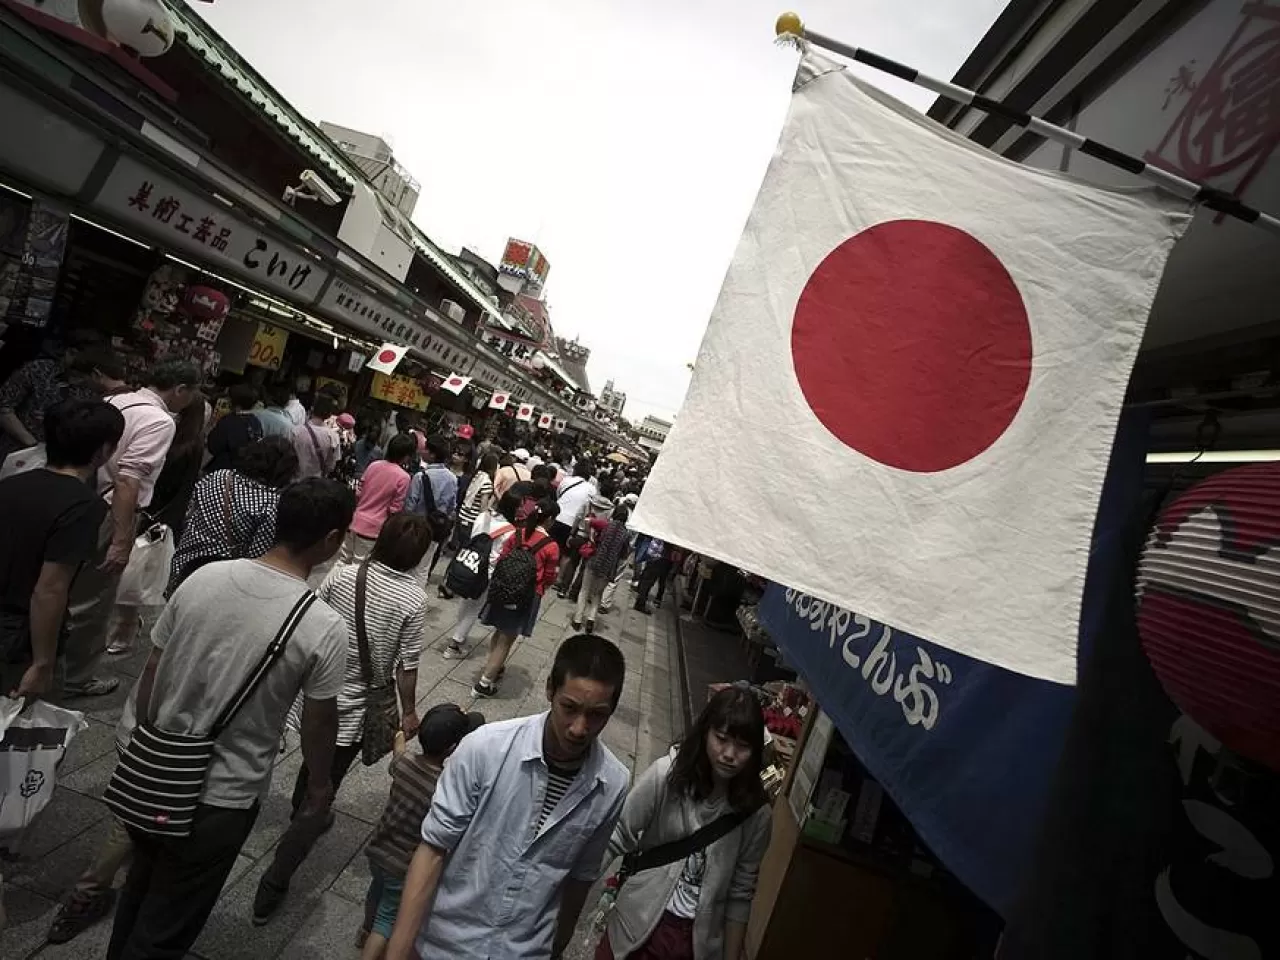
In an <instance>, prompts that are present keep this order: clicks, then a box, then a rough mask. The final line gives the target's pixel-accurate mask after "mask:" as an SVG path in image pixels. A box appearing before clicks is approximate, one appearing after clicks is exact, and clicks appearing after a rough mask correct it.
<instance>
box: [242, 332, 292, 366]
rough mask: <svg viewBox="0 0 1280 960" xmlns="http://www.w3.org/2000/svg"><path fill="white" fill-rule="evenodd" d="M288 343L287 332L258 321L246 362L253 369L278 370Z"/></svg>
mask: <svg viewBox="0 0 1280 960" xmlns="http://www.w3.org/2000/svg"><path fill="white" fill-rule="evenodd" d="M288 341H289V331H288V330H283V329H281V328H280V327H273V326H272V325H271V324H269V323H263V322H262V321H258V330H257V332H256V333H255V334H254V335H253V343H252V345H250V347H249V360H248V362H249V363H251V364H253V365H254V366H255V367H266V368H267V369H268V370H279V369H280V362H281V361H282V360H283V359H284V345H285V344H286V343H287V342H288Z"/></svg>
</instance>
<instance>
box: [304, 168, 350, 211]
mask: <svg viewBox="0 0 1280 960" xmlns="http://www.w3.org/2000/svg"><path fill="white" fill-rule="evenodd" d="M300 179H301V180H302V183H303V185H304V186H306V187H308V188H309V189H310V190H311V191H312V192H313V193H315V194H316V196H317V199H319V201H320V202H321V203H323V204H324V205H325V206H326V207H332V206H333V205H334V204H336V203H337V202H338V201H339V200H341V199H342V198H341V197H340V196H338V195H337V194H336V193H335V192H334V190H333V187H331V186H329V185H328V184H327V183H325V182H324V181H323V180H321V179H320V174H318V173H316V172H315V171H314V170H303V171H302V176H301V178H300Z"/></svg>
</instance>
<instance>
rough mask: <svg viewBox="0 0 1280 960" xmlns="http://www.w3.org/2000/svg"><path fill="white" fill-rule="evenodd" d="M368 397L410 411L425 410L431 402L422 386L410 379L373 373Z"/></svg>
mask: <svg viewBox="0 0 1280 960" xmlns="http://www.w3.org/2000/svg"><path fill="white" fill-rule="evenodd" d="M369 396H371V397H373V399H375V400H385V401H386V402H387V403H394V404H395V405H396V406H397V407H409V408H410V409H411V410H426V409H427V405H428V404H429V403H430V402H431V400H430V398H429V397H428V396H427V395H426V393H425V392H424V391H423V389H422V385H421V384H420V383H418V381H417V380H414V379H412V378H410V377H398V376H396V375H395V374H391V375H390V376H388V375H387V374H385V373H375V374H374V375H373V382H372V383H370V384H369Z"/></svg>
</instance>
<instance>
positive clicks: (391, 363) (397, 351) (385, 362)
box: [365, 343, 409, 374]
mask: <svg viewBox="0 0 1280 960" xmlns="http://www.w3.org/2000/svg"><path fill="white" fill-rule="evenodd" d="M408 352H409V348H408V347H401V346H397V345H396V344H394V343H384V344H383V345H382V346H380V347H379V348H378V349H377V350H376V351H375V352H374V354H373V356H372V357H370V358H369V362H368V363H366V364H365V366H366V367H368V368H369V369H370V370H376V371H378V373H388V374H389V373H395V372H396V367H398V366H399V365H400V361H401V360H403V359H404V355H405V354H406V353H408Z"/></svg>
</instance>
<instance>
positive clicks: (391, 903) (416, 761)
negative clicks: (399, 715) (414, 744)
mask: <svg viewBox="0 0 1280 960" xmlns="http://www.w3.org/2000/svg"><path fill="white" fill-rule="evenodd" d="M482 723H484V716H483V715H482V714H479V713H464V712H463V710H462V708H461V707H459V706H458V705H457V704H454V703H442V704H438V705H437V706H434V707H432V708H431V709H430V710H428V711H427V712H426V715H425V716H423V718H422V726H420V727H419V728H418V745H419V746H420V747H421V748H422V753H420V754H411V753H408V752H406V750H405V740H404V734H403V733H398V734H396V746H395V754H394V755H393V756H392V758H391V767H390V772H391V796H390V797H388V799H387V806H386V809H385V810H383V812H382V819H381V820H380V821H378V827H377V829H376V830H374V832H373V838H372V839H371V840H370V841H369V846H368V848H367V849H366V851H365V852H366V854H367V855H368V857H369V869H370V872H371V873H372V874H373V879H372V880H371V881H370V882H369V893H368V895H367V896H366V897H365V912H364V916H365V928H364V930H362V931H361V939H362V940H363V952H362V953H361V954H360V958H361V960H378V958H380V957H381V956H382V955H383V954H384V952H385V951H386V948H387V941H388V940H390V939H391V930H392V928H393V927H394V926H395V922H396V914H397V913H398V912H399V911H400V896H401V894H402V893H403V892H404V876H405V874H406V873H407V872H408V870H409V861H410V860H412V859H413V854H414V852H415V851H416V850H417V849H418V844H419V843H421V842H422V821H423V820H424V819H426V816H427V811H428V810H429V809H430V808H431V798H432V797H433V796H434V795H435V792H436V783H437V782H438V781H439V779H440V771H441V770H442V769H443V767H444V763H445V760H446V759H447V758H448V756H449V754H451V753H453V751H454V750H455V749H457V746H458V744H459V743H461V742H462V738H463V737H465V736H466V735H467V734H468V733H470V732H471V731H473V730H475V729H476V728H477V727H479V726H480V725H481V724H482Z"/></svg>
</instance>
